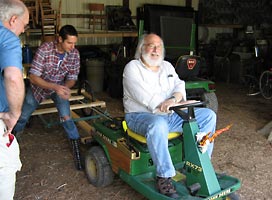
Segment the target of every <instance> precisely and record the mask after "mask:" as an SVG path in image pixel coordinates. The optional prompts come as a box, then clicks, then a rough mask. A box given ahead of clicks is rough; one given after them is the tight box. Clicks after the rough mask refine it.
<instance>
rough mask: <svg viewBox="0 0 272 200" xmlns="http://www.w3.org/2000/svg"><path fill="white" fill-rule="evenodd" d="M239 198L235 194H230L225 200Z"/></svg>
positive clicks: (237, 199)
mask: <svg viewBox="0 0 272 200" xmlns="http://www.w3.org/2000/svg"><path fill="white" fill-rule="evenodd" d="M239 199H240V196H239V195H238V194H237V193H231V194H230V195H228V196H227V197H226V200H239Z"/></svg>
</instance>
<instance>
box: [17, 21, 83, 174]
mask: <svg viewBox="0 0 272 200" xmlns="http://www.w3.org/2000/svg"><path fill="white" fill-rule="evenodd" d="M77 38H78V34H77V31H76V29H75V28H74V27H73V26H71V25H65V26H63V27H62V28H61V29H60V32H59V36H58V38H57V40H56V41H53V42H44V43H43V44H42V45H41V46H40V47H39V48H38V49H37V52H36V54H35V57H34V59H33V61H32V64H31V68H30V70H29V80H30V87H28V89H27V94H26V97H25V100H24V104H23V108H22V114H21V116H20V118H19V120H18V122H17V124H16V126H15V127H14V129H13V131H14V132H15V133H17V134H16V135H17V136H18V133H21V132H22V131H23V129H24V127H25V125H26V123H27V121H28V119H29V117H30V116H31V114H32V113H33V112H34V111H35V109H36V108H37V107H38V106H39V104H40V103H41V102H42V101H43V100H44V99H48V98H51V99H52V100H53V101H54V103H55V105H56V107H57V109H58V112H59V116H60V121H61V122H62V125H63V127H64V130H65V132H66V133H67V135H68V138H69V139H70V141H71V144H72V147H73V154H74V160H75V166H76V169H78V170H81V169H82V165H81V162H80V150H79V138H80V136H79V133H78V130H77V127H76V125H75V123H74V121H73V120H72V119H71V117H70V102H69V97H70V94H71V91H70V89H71V88H72V87H73V86H74V85H75V83H76V81H77V78H78V74H79V68H80V56H79V51H78V50H77V49H76V48H75V45H76V42H77Z"/></svg>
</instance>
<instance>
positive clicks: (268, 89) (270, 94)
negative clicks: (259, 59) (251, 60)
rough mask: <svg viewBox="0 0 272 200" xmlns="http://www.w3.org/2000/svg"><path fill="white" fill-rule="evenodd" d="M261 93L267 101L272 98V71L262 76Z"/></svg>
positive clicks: (265, 72)
mask: <svg viewBox="0 0 272 200" xmlns="http://www.w3.org/2000/svg"><path fill="white" fill-rule="evenodd" d="M259 85H260V92H261V94H262V96H263V97H264V98H265V99H271V98H272V71H264V72H263V73H262V74H261V76H260V83H259Z"/></svg>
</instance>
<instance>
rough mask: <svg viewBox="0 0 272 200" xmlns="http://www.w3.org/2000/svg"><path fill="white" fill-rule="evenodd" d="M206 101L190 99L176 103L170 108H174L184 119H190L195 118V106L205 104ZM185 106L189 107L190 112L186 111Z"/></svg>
mask: <svg viewBox="0 0 272 200" xmlns="http://www.w3.org/2000/svg"><path fill="white" fill-rule="evenodd" d="M206 103H207V102H204V101H195V100H189V101H184V102H182V103H179V104H176V105H175V106H172V107H170V108H169V110H174V111H175V112H176V113H177V114H178V115H179V116H180V117H181V118H182V119H184V120H187V121H189V120H191V119H194V118H195V112H194V107H197V106H203V105H205V104H206ZM184 108H187V110H188V112H185V110H184Z"/></svg>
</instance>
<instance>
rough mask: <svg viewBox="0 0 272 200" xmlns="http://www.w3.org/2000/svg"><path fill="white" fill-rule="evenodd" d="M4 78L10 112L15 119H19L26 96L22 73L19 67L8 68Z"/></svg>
mask: <svg viewBox="0 0 272 200" xmlns="http://www.w3.org/2000/svg"><path fill="white" fill-rule="evenodd" d="M4 77H5V87H6V95H7V100H8V104H9V112H10V113H11V114H12V115H14V117H17V118H19V117H20V115H21V109H22V104H23V101H24V96H25V85H24V80H23V75H22V71H21V70H20V69H18V68H17V67H7V68H6V69H5V71H4Z"/></svg>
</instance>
